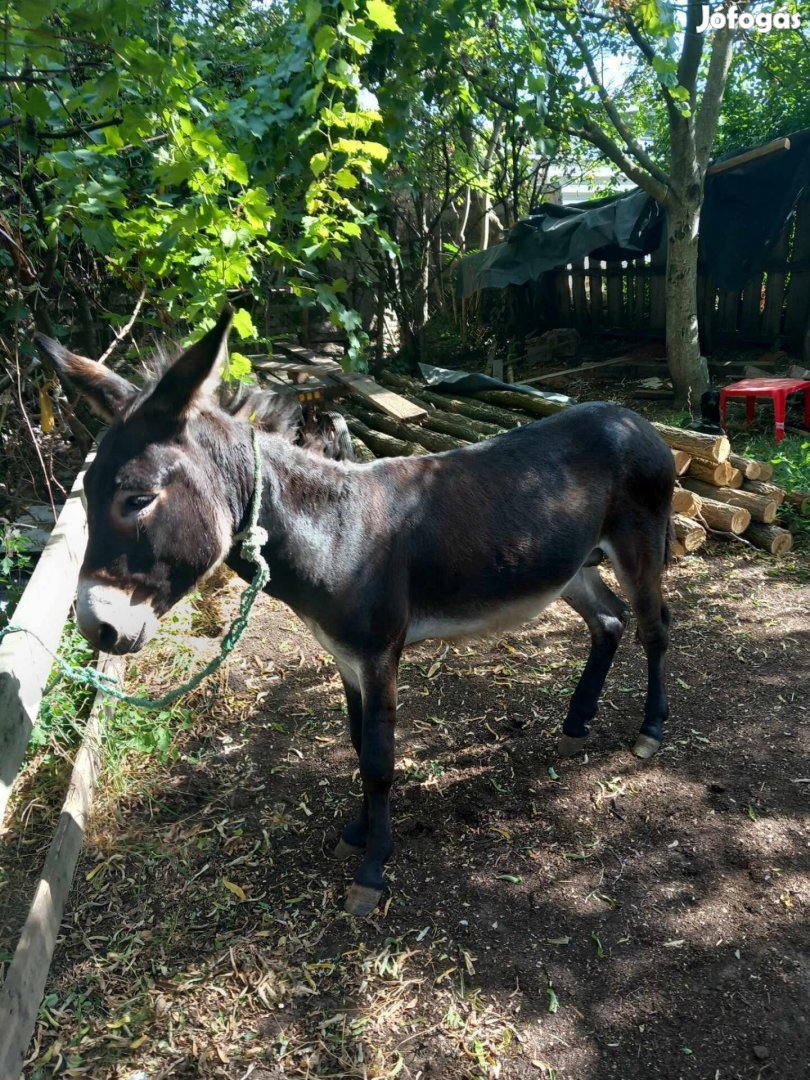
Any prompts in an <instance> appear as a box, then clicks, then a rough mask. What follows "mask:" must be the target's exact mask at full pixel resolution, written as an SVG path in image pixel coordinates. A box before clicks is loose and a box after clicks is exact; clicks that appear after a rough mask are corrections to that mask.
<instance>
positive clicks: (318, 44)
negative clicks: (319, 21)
mask: <svg viewBox="0 0 810 1080" xmlns="http://www.w3.org/2000/svg"><path fill="white" fill-rule="evenodd" d="M336 41H337V31H336V30H335V28H334V26H329V25H328V24H324V25H323V26H320V27H318V32H317V33H316V35H315V40H314V41H313V43H312V45H313V48H314V49H315V52H316V53H317V54H318V55H319V56H323V55H324V54H325V53H328V52H329V50H330V49H331V48H332V46H333V45H334V44H335V42H336Z"/></svg>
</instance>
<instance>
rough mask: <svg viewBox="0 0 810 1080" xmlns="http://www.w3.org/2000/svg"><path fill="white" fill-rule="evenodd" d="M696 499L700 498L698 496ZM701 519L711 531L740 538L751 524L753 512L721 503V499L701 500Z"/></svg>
mask: <svg viewBox="0 0 810 1080" xmlns="http://www.w3.org/2000/svg"><path fill="white" fill-rule="evenodd" d="M695 498H699V499H700V496H699V495H696V496H695ZM700 501H701V508H700V518H701V521H704V522H705V523H706V524H707V525H708V526H709V528H710V529H716V530H717V531H718V532H727V533H734V535H735V536H740V535H741V534H742V533H744V532H745V530H746V529H747V528H748V526H749V525H750V524H751V511H750V510H746V509H745V507H742V506H734V505H733V504H732V503H724V502H720V500H719V499H700Z"/></svg>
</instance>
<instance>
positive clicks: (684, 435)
mask: <svg viewBox="0 0 810 1080" xmlns="http://www.w3.org/2000/svg"><path fill="white" fill-rule="evenodd" d="M653 427H654V428H655V429H656V431H657V432H658V434H659V435H660V436H661V438H662V439H663V440H664V442H665V443H668V444H669V446H674V447H675V449H676V450H685V451H686V452H687V454H692V455H694V457H699V458H704V459H705V460H706V461H714V462H721V461H727V460H728V456H729V454H730V453H731V443H730V442H729V441H728V439H727V438H726V436H725V435H704V434H703V432H701V431H686V430H685V429H684V428H677V427H670V425H669V424H653Z"/></svg>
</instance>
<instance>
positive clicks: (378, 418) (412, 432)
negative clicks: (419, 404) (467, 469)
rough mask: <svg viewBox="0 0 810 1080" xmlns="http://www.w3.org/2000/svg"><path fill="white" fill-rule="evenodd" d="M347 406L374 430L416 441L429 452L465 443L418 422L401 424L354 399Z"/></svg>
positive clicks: (453, 448)
mask: <svg viewBox="0 0 810 1080" xmlns="http://www.w3.org/2000/svg"><path fill="white" fill-rule="evenodd" d="M347 406H349V407H350V408H351V411H352V413H353V414H354V415H355V416H357V417H359V418H360V420H362V422H363V423H364V424H366V425H367V426H368V427H370V428H373V429H374V430H375V431H383V432H385V434H386V435H391V436H393V438H395V439H402V440H403V441H405V442H411V443H418V444H419V446H424V448H425V449H426V450H429V451H430V452H431V453H441V452H442V451H443V450H457V449H458V448H459V447H460V446H466V445H467V443H466V442H464V441H463V440H462V439H454V438H453V437H452V436H450V435H441V434H440V433H439V432H438V431H428V430H426V429H425V428H423V427H420V426H419V425H418V424H403V423H402V422H401V421H399V420H394V419H393V418H392V417H390V416H383V414H382V413H376V412H372V411H371V410H370V409H366V408H364V407H363V406H362V405H360V404H358V403H357V402H355V401H352V402H351V403H348V402H347Z"/></svg>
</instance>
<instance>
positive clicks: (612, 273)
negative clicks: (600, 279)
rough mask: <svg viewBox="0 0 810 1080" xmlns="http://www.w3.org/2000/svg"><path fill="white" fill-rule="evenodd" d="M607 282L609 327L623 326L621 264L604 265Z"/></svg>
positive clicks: (609, 263)
mask: <svg viewBox="0 0 810 1080" xmlns="http://www.w3.org/2000/svg"><path fill="white" fill-rule="evenodd" d="M605 280H606V282H607V312H608V323H609V325H610V326H623V325H624V300H623V295H622V264H621V263H618V262H608V263H605Z"/></svg>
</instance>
